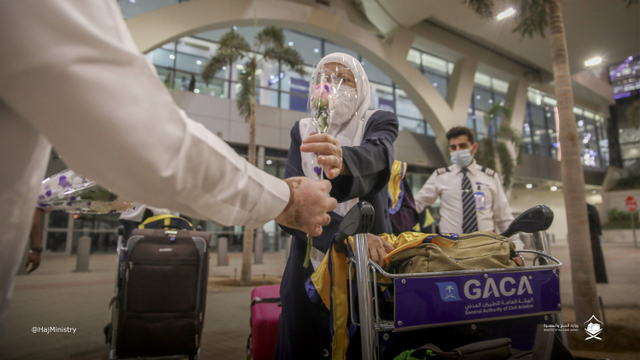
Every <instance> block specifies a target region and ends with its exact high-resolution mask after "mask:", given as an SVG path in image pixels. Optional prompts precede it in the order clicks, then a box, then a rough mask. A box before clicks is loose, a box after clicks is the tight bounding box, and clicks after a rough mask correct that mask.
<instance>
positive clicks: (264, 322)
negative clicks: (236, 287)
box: [247, 285, 282, 360]
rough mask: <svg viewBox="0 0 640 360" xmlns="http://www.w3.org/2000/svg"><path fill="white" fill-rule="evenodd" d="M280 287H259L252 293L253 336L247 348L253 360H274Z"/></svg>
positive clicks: (251, 321) (278, 320)
mask: <svg viewBox="0 0 640 360" xmlns="http://www.w3.org/2000/svg"><path fill="white" fill-rule="evenodd" d="M281 312H282V306H281V305H280V285H266V286H258V287H257V288H255V289H253V291H252V292H251V319H250V324H251V334H250V335H249V341H247V346H248V347H249V349H248V353H250V354H251V357H252V359H253V360H273V358H274V356H275V353H276V341H277V340H278V324H279V323H280V313H281Z"/></svg>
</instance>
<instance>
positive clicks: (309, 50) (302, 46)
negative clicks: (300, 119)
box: [147, 27, 453, 136]
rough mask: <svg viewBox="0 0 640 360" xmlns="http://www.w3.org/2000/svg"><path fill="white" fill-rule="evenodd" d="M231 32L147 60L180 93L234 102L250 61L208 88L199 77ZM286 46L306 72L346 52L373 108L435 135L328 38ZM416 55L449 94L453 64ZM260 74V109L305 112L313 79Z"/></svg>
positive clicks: (276, 69) (196, 38)
mask: <svg viewBox="0 0 640 360" xmlns="http://www.w3.org/2000/svg"><path fill="white" fill-rule="evenodd" d="M262 29H263V27H257V28H256V29H255V30H254V28H253V27H233V30H235V31H237V32H238V33H240V34H242V35H243V36H244V37H245V39H246V40H247V41H249V42H250V43H251V42H252V39H253V37H254V33H255V32H259V31H261V30H262ZM229 30H231V29H219V30H212V31H207V32H204V33H200V34H197V35H193V36H189V37H184V38H181V39H179V40H178V41H176V42H172V43H168V44H165V45H163V46H162V47H160V48H158V49H156V50H154V51H152V52H150V53H149V54H148V55H147V56H148V57H149V60H151V61H152V62H153V64H154V65H155V66H156V68H157V71H158V76H159V77H160V79H161V80H162V81H163V82H164V83H165V84H167V85H168V86H169V87H171V88H173V89H178V90H185V91H187V90H189V89H190V88H193V91H194V92H195V93H199V94H207V95H211V96H217V97H220V98H230V99H235V98H236V91H237V86H238V84H237V79H238V73H239V72H241V71H243V69H244V65H243V64H244V63H245V61H246V59H243V60H240V61H238V62H237V63H235V64H230V66H226V67H224V68H223V70H221V71H220V72H218V73H217V74H216V76H215V78H214V79H213V81H211V82H210V83H209V84H205V83H204V81H203V80H202V77H201V76H200V70H201V67H202V66H203V65H204V64H206V62H207V60H208V59H209V58H210V57H211V56H213V55H214V54H215V51H216V49H217V41H218V40H219V38H220V37H221V36H222V35H223V34H224V33H226V32H227V31H229ZM284 32H285V37H286V42H287V46H291V47H293V48H295V49H296V50H298V52H300V54H301V55H302V57H303V59H304V61H305V70H306V71H307V74H311V72H312V71H313V69H314V66H315V64H317V62H318V61H319V60H320V59H321V58H322V57H323V56H324V55H325V54H329V53H332V52H344V53H347V54H350V55H352V56H354V57H356V58H357V59H359V60H360V62H361V64H362V67H363V68H364V70H365V71H366V73H367V76H368V77H369V82H370V83H371V87H372V90H374V91H373V93H372V96H371V102H372V107H373V108H378V109H383V110H387V111H391V112H394V113H396V114H397V115H398V119H399V122H400V129H401V130H406V131H411V132H415V133H419V134H427V135H430V136H434V133H433V131H432V130H431V127H430V126H429V125H428V124H427V123H426V121H425V119H424V117H423V115H422V114H421V113H420V111H419V110H418V108H417V107H416V106H415V105H414V104H413V102H412V101H411V100H409V98H408V97H407V94H406V93H405V92H404V91H403V90H402V89H400V88H399V87H397V85H396V84H395V83H394V82H393V81H392V80H391V79H390V78H389V77H388V76H387V75H386V74H385V73H383V72H382V71H380V70H379V69H378V68H377V67H375V66H374V65H373V64H371V63H370V62H369V61H367V60H366V59H364V58H363V57H362V56H360V55H358V54H357V53H354V52H353V51H351V50H349V49H346V48H344V47H342V46H340V45H337V44H334V43H332V42H330V41H326V40H324V39H318V38H315V37H312V36H308V35H304V34H300V33H297V32H294V31H290V30H284ZM415 53H417V60H418V64H417V66H418V67H419V68H420V69H421V72H422V73H423V74H424V76H425V77H427V78H428V79H429V80H430V81H433V83H434V86H436V88H438V91H439V92H440V93H441V94H442V95H443V96H446V91H447V86H448V81H449V75H450V74H451V71H453V64H452V63H450V62H447V61H446V60H443V59H440V58H437V57H434V56H432V55H429V54H426V53H423V52H419V51H418V50H414V49H412V50H411V53H410V54H409V57H410V58H411V57H413V56H415ZM257 76H258V82H259V84H258V88H257V90H258V93H257V101H258V104H260V105H265V106H272V107H279V108H283V109H290V110H296V111H302V112H306V111H307V94H308V89H309V80H310V75H305V76H300V75H299V74H297V73H295V72H292V71H290V70H289V69H286V68H283V67H281V66H279V65H278V64H273V63H266V62H265V63H261V64H260V69H259V71H258V73H257Z"/></svg>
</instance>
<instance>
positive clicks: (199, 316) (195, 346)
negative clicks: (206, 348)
mask: <svg viewBox="0 0 640 360" xmlns="http://www.w3.org/2000/svg"><path fill="white" fill-rule="evenodd" d="M209 239H210V234H209V233H205V232H198V231H187V230H171V229H136V230H134V231H133V233H132V235H131V237H130V238H129V240H128V241H127V242H126V245H124V246H119V250H118V264H119V266H118V279H117V286H116V294H117V295H116V296H115V297H114V298H113V299H112V301H111V305H113V314H112V323H111V326H110V328H108V329H106V330H105V333H107V341H108V342H110V343H111V351H110V358H111V359H122V358H136V357H165V356H166V357H173V356H189V358H190V359H194V358H197V357H198V354H199V349H200V343H201V337H202V328H203V325H204V313H205V305H206V296H207V279H208V274H209V254H208V243H209Z"/></svg>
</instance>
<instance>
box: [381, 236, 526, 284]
mask: <svg viewBox="0 0 640 360" xmlns="http://www.w3.org/2000/svg"><path fill="white" fill-rule="evenodd" d="M426 239H427V241H428V240H430V242H428V243H423V242H424V240H423V241H419V242H418V243H417V244H415V246H403V248H404V249H397V250H399V251H397V252H395V253H391V254H389V255H390V257H389V262H388V263H387V265H386V267H385V271H387V272H389V273H394V274H412V273H427V272H439V271H453V270H474V269H495V268H508V267H517V266H518V265H517V264H516V263H515V262H514V261H513V260H512V256H515V249H516V247H515V245H514V244H513V242H512V241H511V239H509V238H506V237H504V236H500V235H498V234H495V233H493V232H490V231H478V232H474V233H471V234H464V235H459V237H458V239H457V240H455V238H454V237H452V236H447V235H430V236H427V237H426Z"/></svg>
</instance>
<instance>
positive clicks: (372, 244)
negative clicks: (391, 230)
mask: <svg viewBox="0 0 640 360" xmlns="http://www.w3.org/2000/svg"><path fill="white" fill-rule="evenodd" d="M367 245H368V246H369V257H370V258H371V260H373V261H374V262H375V263H377V264H378V265H380V266H382V267H384V266H385V263H384V258H385V256H387V254H389V253H390V252H392V251H393V250H395V248H394V247H393V245H391V244H389V243H388V242H386V241H385V240H384V239H383V238H381V237H379V236H375V235H373V234H367Z"/></svg>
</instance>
